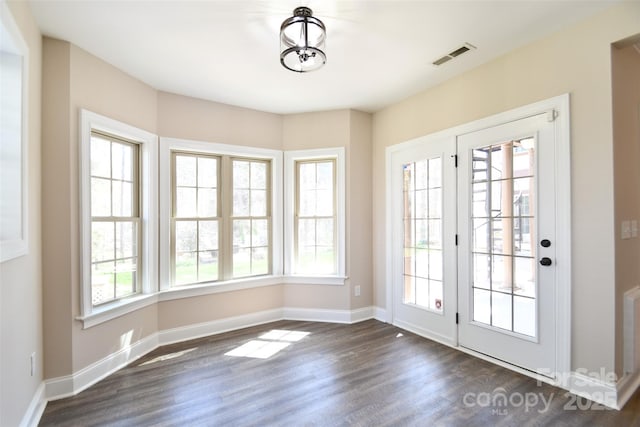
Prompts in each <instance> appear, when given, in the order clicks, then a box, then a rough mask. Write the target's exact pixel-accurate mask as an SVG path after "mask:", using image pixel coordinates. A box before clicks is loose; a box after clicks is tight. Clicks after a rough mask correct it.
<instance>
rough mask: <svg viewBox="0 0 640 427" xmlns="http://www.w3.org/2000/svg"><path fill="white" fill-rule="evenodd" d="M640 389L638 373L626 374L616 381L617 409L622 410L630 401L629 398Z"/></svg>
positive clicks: (639, 372) (639, 375)
mask: <svg viewBox="0 0 640 427" xmlns="http://www.w3.org/2000/svg"><path fill="white" fill-rule="evenodd" d="M638 387H640V371H636V372H634V373H633V374H627V375H625V376H624V377H622V378H621V379H620V381H618V384H617V392H618V393H617V398H618V408H617V409H622V408H623V407H624V405H625V404H626V403H627V402H628V401H629V399H631V396H632V395H633V393H635V391H636V390H637V389H638Z"/></svg>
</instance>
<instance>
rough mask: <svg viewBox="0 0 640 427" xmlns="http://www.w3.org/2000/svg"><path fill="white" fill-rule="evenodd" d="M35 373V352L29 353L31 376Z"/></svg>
mask: <svg viewBox="0 0 640 427" xmlns="http://www.w3.org/2000/svg"><path fill="white" fill-rule="evenodd" d="M35 373H36V352H35V351H34V352H33V353H31V376H34V375H35Z"/></svg>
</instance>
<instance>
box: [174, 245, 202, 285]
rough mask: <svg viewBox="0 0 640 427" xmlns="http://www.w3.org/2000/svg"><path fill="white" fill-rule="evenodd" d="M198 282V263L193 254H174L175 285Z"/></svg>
mask: <svg viewBox="0 0 640 427" xmlns="http://www.w3.org/2000/svg"><path fill="white" fill-rule="evenodd" d="M197 281H198V263H197V261H196V254H195V253H194V252H178V253H177V254H176V284H177V285H185V284H189V283H196V282H197Z"/></svg>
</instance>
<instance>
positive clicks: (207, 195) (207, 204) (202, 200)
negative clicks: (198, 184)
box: [198, 188, 218, 218]
mask: <svg viewBox="0 0 640 427" xmlns="http://www.w3.org/2000/svg"><path fill="white" fill-rule="evenodd" d="M216 198H217V193H216V190H212V189H208V188H199V189H198V216H199V217H205V218H207V217H215V216H218V215H217V209H218V206H217V200H216Z"/></svg>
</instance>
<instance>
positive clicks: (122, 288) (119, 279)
mask: <svg viewBox="0 0 640 427" xmlns="http://www.w3.org/2000/svg"><path fill="white" fill-rule="evenodd" d="M135 279H136V262H135V259H133V258H132V259H127V260H122V261H118V262H116V290H115V294H116V298H121V297H124V296H127V295H131V294H133V293H135V291H136V280H135Z"/></svg>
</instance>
